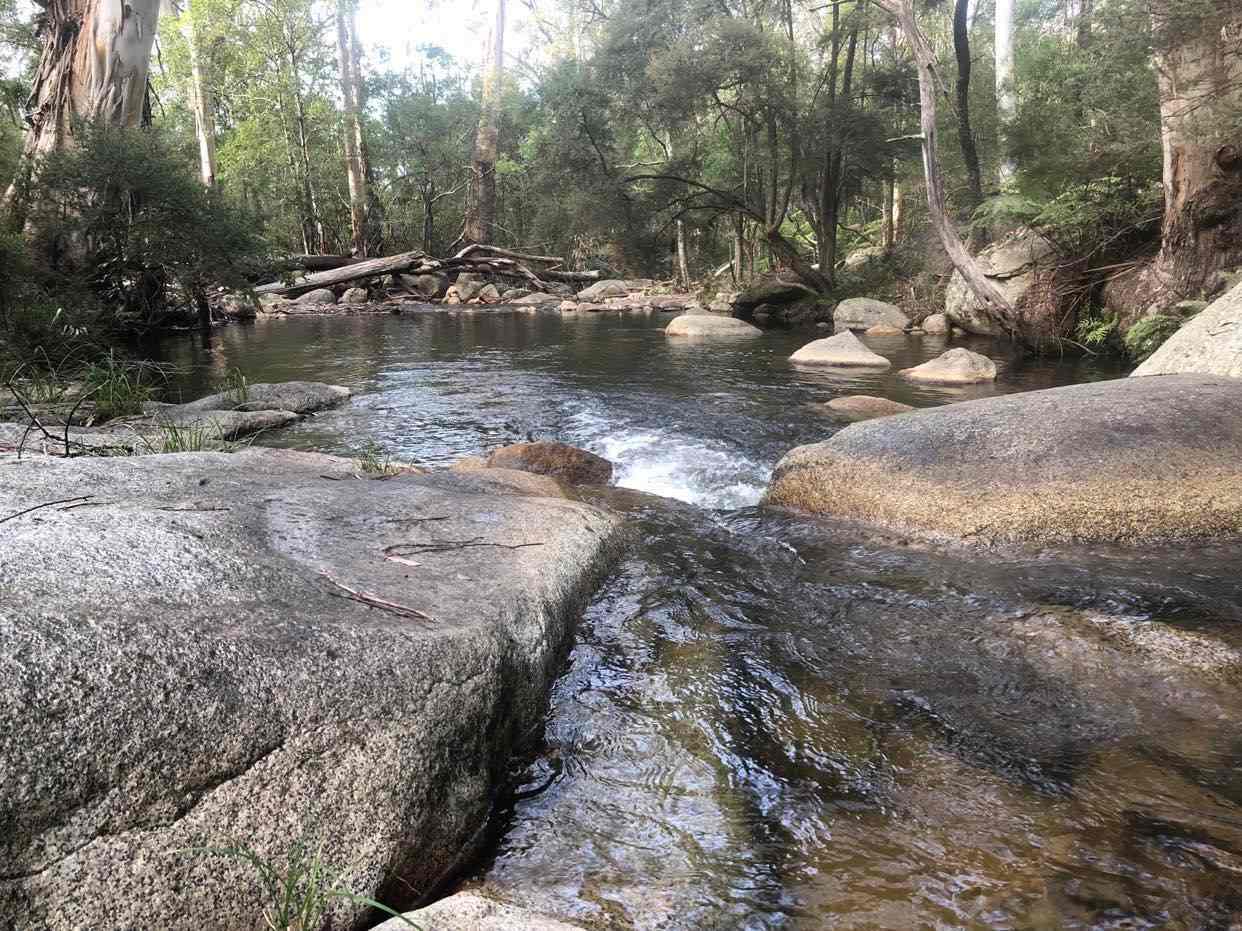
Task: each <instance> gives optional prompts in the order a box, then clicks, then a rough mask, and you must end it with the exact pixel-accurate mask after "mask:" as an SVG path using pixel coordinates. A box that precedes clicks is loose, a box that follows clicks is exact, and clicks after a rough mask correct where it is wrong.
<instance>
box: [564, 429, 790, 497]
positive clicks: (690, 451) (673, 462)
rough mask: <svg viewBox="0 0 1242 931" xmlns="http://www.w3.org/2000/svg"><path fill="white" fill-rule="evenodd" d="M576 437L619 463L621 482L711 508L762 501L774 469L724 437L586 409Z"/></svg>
mask: <svg viewBox="0 0 1242 931" xmlns="http://www.w3.org/2000/svg"><path fill="white" fill-rule="evenodd" d="M575 421H576V423H575V430H574V433H575V440H576V442H577V443H578V444H579V445H581V446H583V447H584V448H586V449H589V450H590V451H591V452H593V453H596V454H597V455H600V456H603V457H604V458H605V459H608V460H609V461H611V462H612V463H613V465H614V466H615V469H616V472H615V481H616V484H617V485H618V486H620V487H621V488H632V489H634V490H635V491H645V492H648V493H649V494H653V495H660V496H662V497H665V498H674V499H676V500H678V501H685V502H686V503H688V504H694V505H697V506H699V507H705V508H720V509H732V508H740V507H747V506H748V505H752V504H757V503H758V502H759V499H760V497H762V495H763V491H764V489H765V488H766V487H767V482H768V477H769V475H770V469H769V468H768V467H767V466H765V465H762V464H760V463H758V462H755V461H754V460H752V459H750V458H748V457H747V456H745V455H743V454H742V453H741V452H740V451H738V450H733V449H729V448H728V447H727V446H725V445H724V444H721V443H715V442H710V441H704V440H701V439H698V438H696V437H691V436H688V435H686V434H683V433H679V432H676V431H671V430H652V429H634V428H628V427H625V426H620V425H616V424H612V423H610V422H609V421H608V419H607V418H606V417H601V416H599V415H598V414H596V413H594V412H589V411H584V412H582V413H580V414H579V415H578V416H577V417H575Z"/></svg>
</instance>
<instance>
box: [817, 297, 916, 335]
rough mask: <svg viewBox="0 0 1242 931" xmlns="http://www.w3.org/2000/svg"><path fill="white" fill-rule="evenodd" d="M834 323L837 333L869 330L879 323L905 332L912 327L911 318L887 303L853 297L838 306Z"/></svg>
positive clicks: (833, 317) (833, 319)
mask: <svg viewBox="0 0 1242 931" xmlns="http://www.w3.org/2000/svg"><path fill="white" fill-rule="evenodd" d="M832 322H833V324H834V325H835V326H836V328H837V331H838V332H840V331H841V330H868V329H870V328H871V327H873V326H875V325H876V324H877V323H887V324H888V325H889V326H892V327H896V328H897V329H899V330H904V329H905V328H906V327H908V326H909V325H910V318H909V317H907V316H906V315H905V314H903V313H902V312H901V308H899V307H895V306H894V305H892V304H889V303H886V302H885V301H877V300H875V299H874V298H870V297H851V298H849V299H848V300H844V301H842V302H841V303H840V304H838V305H837V309H836V310H835V311H834V312H833V315H832Z"/></svg>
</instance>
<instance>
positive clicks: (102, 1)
mask: <svg viewBox="0 0 1242 931" xmlns="http://www.w3.org/2000/svg"><path fill="white" fill-rule="evenodd" d="M159 15H160V0H127V2H124V3H123V2H121V0H47V2H46V4H44V13H43V15H42V19H41V23H40V27H39V36H40V39H41V41H42V44H43V49H42V54H41V57H40V60H39V67H38V69H37V70H36V72H35V78H34V84H33V88H32V91H31V95H30V100H29V101H28V103H27V107H28V110H29V114H28V121H29V124H30V127H29V129H28V131H27V133H26V140H25V143H24V145H23V149H22V159H23V168H22V170H21V171H20V172H19V173H18V175H19V180H18V181H15V182H14V184H13V186H12V187H10V189H9V191H8V193H7V194H6V195H5V201H6V204H7V205H8V206H10V207H18V206H19V205H18V204H17V203H16V200H17V199H18V197H19V194H18V191H19V189H20V187H21V186H22V185H21V184H20V183H19V181H20V180H21V179H23V178H26V177H29V173H30V171H31V170H32V168H33V166H34V163H35V161H37V159H38V158H39V157H40V156H43V155H47V154H49V153H51V152H56V151H59V150H60V149H62V148H64V147H65V146H67V145H70V144H71V143H72V140H73V135H74V132H75V130H76V128H77V127H78V125H79V124H81V123H85V122H99V123H103V124H105V125H108V126H113V127H127V128H132V127H136V126H138V125H139V124H140V123H141V122H142V119H143V113H144V102H145V99H146V92H147V74H148V71H149V68H150V62H151V46H152V44H153V43H154V42H155V34H156V30H157V28H158V26H159Z"/></svg>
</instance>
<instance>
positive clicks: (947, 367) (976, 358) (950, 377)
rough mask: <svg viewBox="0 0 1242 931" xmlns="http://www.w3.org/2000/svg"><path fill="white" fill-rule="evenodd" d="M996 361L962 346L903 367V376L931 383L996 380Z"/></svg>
mask: <svg viewBox="0 0 1242 931" xmlns="http://www.w3.org/2000/svg"><path fill="white" fill-rule="evenodd" d="M996 372H997V369H996V363H995V362H993V361H992V360H991V359H989V358H988V357H987V356H984V355H981V354H979V353H977V352H971V351H970V350H969V349H963V348H961V347H960V346H959V347H957V348H955V349H950V350H948V351H947V352H945V353H944V354H943V355H940V356H938V357H937V358H935V359H931V360H929V361H927V362H924V363H923V364H922V365H916V366H914V367H913V368H908V369H902V370H901V377H902V378H905V379H908V380H909V381H919V382H924V383H926V384H929V385H974V384H978V383H979V382H986V381H995V380H996Z"/></svg>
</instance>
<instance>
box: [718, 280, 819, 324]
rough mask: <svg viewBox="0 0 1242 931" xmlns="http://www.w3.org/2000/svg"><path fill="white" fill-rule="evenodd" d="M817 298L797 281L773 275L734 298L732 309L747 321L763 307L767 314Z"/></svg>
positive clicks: (812, 291) (817, 296)
mask: <svg viewBox="0 0 1242 931" xmlns="http://www.w3.org/2000/svg"><path fill="white" fill-rule="evenodd" d="M819 297H820V295H819V294H818V293H817V292H816V291H815V290H814V289H812V288H808V287H807V286H806V285H805V284H803V283H802V282H801V281H799V280H798V279H796V278H792V277H787V276H786V277H782V276H781V275H779V274H773V275H768V276H766V277H764V278H761V279H759V280H758V281H756V282H755V283H753V284H752V285H751V286H750V287H749V288H747V289H746V290H745V291H743V292H742V293H741V294H739V295H738V296H737V297H736V298H734V301H733V309H734V312H735V313H736V314H737V316H738V317H740V318H742V319H743V320H748V319H750V317H751V316H752V315H753V314H754V313H756V312H757V311H758V309H759V308H760V307H763V306H764V305H767V307H768V309H767V313H773V312H774V311H775V310H776V308H777V307H780V306H781V305H784V304H792V303H794V302H796V301H802V300H807V299H811V300H818V299H819Z"/></svg>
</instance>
